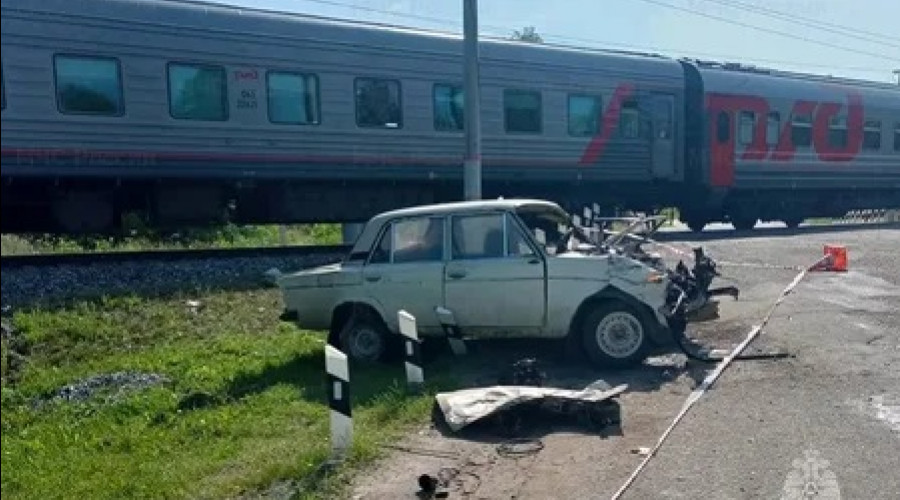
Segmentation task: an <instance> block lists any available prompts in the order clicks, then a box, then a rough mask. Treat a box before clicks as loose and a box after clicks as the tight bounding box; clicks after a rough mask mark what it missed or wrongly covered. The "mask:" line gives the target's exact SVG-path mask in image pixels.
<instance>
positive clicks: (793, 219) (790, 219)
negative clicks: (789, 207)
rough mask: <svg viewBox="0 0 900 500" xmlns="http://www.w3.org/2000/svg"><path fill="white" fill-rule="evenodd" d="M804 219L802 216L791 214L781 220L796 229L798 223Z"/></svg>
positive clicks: (798, 225)
mask: <svg viewBox="0 0 900 500" xmlns="http://www.w3.org/2000/svg"><path fill="white" fill-rule="evenodd" d="M804 220H806V219H804V218H803V217H800V216H797V215H791V216H788V217H785V218H784V219H782V220H781V222H784V224H785V225H786V226H787V227H789V228H791V229H796V228H798V227H800V224H802V223H803V221H804Z"/></svg>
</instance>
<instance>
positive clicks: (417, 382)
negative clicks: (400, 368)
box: [397, 311, 425, 392]
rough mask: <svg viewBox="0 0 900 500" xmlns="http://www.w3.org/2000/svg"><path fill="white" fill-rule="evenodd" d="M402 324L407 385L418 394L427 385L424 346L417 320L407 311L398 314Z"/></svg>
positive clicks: (401, 332)
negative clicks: (423, 361)
mask: <svg viewBox="0 0 900 500" xmlns="http://www.w3.org/2000/svg"><path fill="white" fill-rule="evenodd" d="M397 320H398V322H399V323H400V334H401V335H403V336H404V337H406V338H405V339H404V343H405V351H406V384H407V386H408V387H409V389H410V390H411V391H413V392H418V390H419V389H420V388H421V386H422V384H424V383H425V374H424V372H423V370H422V346H421V342H420V341H419V331H418V328H416V318H415V316H413V315H412V314H409V313H408V312H406V311H399V312H398V313H397Z"/></svg>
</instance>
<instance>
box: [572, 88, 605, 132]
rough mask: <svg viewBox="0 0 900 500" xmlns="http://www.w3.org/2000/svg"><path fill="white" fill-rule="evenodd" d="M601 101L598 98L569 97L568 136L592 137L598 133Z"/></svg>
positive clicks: (601, 111) (587, 96)
mask: <svg viewBox="0 0 900 500" xmlns="http://www.w3.org/2000/svg"><path fill="white" fill-rule="evenodd" d="M602 113H603V100H602V99H601V98H600V97H599V96H590V95H572V94H570V95H569V135H571V136H574V137H586V136H592V135H595V134H597V133H599V132H600V127H601V124H602V122H603V116H602Z"/></svg>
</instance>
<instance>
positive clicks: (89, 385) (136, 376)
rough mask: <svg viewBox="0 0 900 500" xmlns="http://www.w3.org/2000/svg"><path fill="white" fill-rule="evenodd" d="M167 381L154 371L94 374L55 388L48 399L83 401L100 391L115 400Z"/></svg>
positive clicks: (167, 380) (166, 378) (167, 379)
mask: <svg viewBox="0 0 900 500" xmlns="http://www.w3.org/2000/svg"><path fill="white" fill-rule="evenodd" d="M168 382H169V378H168V377H166V376H164V375H159V374H156V373H138V372H115V373H106V374H102V375H94V376H91V377H88V378H86V379H84V380H81V381H79V382H76V383H74V384H69V385H66V386H63V387H62V388H60V389H59V390H57V391H56V392H55V393H54V394H53V396H51V397H50V398H49V399H50V400H62V401H66V402H69V403H72V402H84V401H87V400H88V399H91V398H92V397H94V396H96V395H98V394H100V393H105V392H108V393H111V394H110V398H111V399H113V400H115V399H116V398H118V397H121V396H122V395H123V394H125V393H126V392H130V391H137V390H141V389H147V388H150V387H153V386H156V385H160V384H165V383H168Z"/></svg>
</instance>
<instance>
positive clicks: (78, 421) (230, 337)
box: [2, 290, 452, 499]
mask: <svg viewBox="0 0 900 500" xmlns="http://www.w3.org/2000/svg"><path fill="white" fill-rule="evenodd" d="M188 300H199V301H200V302H201V304H202V305H201V307H200V308H198V309H192V308H191V307H188V305H187V301H188ZM280 304H281V303H280V297H279V295H278V292H277V291H276V290H263V291H254V292H249V293H248V292H244V293H233V292H218V293H212V294H207V295H203V296H179V297H170V298H166V299H152V300H150V299H138V298H117V299H109V300H102V301H95V302H79V303H75V304H73V305H71V306H69V307H67V308H65V309H59V310H54V311H26V312H18V313H16V315H15V316H14V317H13V318H12V319H11V322H12V324H13V325H14V326H15V328H16V329H17V332H18V334H17V335H21V337H20V338H19V339H18V340H17V339H16V338H14V339H13V341H14V342H17V343H18V344H22V343H23V342H22V340H24V342H25V343H27V350H26V352H27V362H26V363H25V365H24V368H22V369H20V371H17V372H15V373H13V372H12V370H13V368H12V367H11V366H10V365H8V364H7V362H6V360H7V357H8V356H7V351H8V350H9V349H10V345H9V343H8V342H7V341H6V339H5V340H4V344H3V349H4V352H3V358H4V364H3V392H2V431H3V432H2V491H3V497H4V498H22V499H30V498H35V499H37V498H40V499H49V498H62V497H65V498H96V499H105V498H110V499H112V498H116V499H120V498H134V497H141V498H234V497H238V496H240V495H243V494H245V493H253V492H259V491H264V490H265V489H266V488H267V487H269V486H270V485H272V484H278V483H280V482H284V481H296V482H297V483H298V484H301V485H302V486H303V487H302V494H301V495H300V496H301V497H302V498H323V497H328V498H330V497H334V496H340V495H341V493H340V492H341V488H342V485H343V484H345V483H346V478H347V475H348V474H352V473H353V470H355V469H356V468H357V467H359V466H362V465H364V464H368V463H370V462H371V461H372V460H373V459H375V458H376V457H378V456H379V454H380V446H379V445H380V444H381V443H383V442H387V441H389V440H392V439H394V438H396V437H397V436H398V435H400V433H402V432H403V431H404V430H405V429H407V428H408V426H409V425H411V424H413V423H416V422H424V421H425V420H426V419H427V416H428V415H429V413H430V411H431V405H432V401H433V398H432V397H431V396H433V391H434V390H437V389H438V388H445V387H447V386H449V384H452V381H451V380H450V379H449V378H447V377H441V376H437V377H431V380H430V382H431V383H432V384H434V385H432V386H430V387H429V390H427V391H426V392H425V394H423V395H421V396H418V397H416V396H407V395H406V394H405V392H404V391H403V390H402V385H401V384H402V383H403V380H404V373H403V368H402V364H399V363H398V364H397V365H395V366H388V367H385V366H381V367H362V366H352V367H351V371H352V373H353V379H352V380H353V382H352V388H353V398H354V399H353V403H354V422H355V442H354V447H353V449H352V450H351V453H350V455H349V458H348V461H347V463H346V465H345V467H342V468H341V469H339V470H338V471H337V473H336V475H330V476H328V477H325V478H322V477H320V476H318V475H317V474H316V473H315V472H316V470H317V467H318V466H319V464H320V463H321V462H322V461H323V460H324V459H326V458H327V455H328V450H329V438H328V433H329V429H328V425H329V424H328V409H327V407H326V404H325V387H324V354H323V349H324V334H322V333H317V332H306V331H300V330H298V329H296V328H295V327H293V326H292V325H288V324H285V323H281V322H279V321H278V319H277V316H278V314H279V312H280V310H281V309H280ZM17 349H20V350H21V349H22V348H21V346H20V347H18V348H17ZM123 370H128V371H138V372H152V373H157V374H161V375H164V376H165V377H167V378H168V380H169V381H168V382H166V383H164V384H161V385H157V386H154V387H151V388H145V389H142V390H139V391H133V392H122V393H119V394H117V395H116V394H113V395H112V396H109V395H107V396H105V397H104V396H102V395H101V396H97V397H95V398H93V399H90V400H87V401H84V402H78V403H76V402H63V401H58V400H56V401H53V400H49V398H48V396H49V395H51V394H53V391H55V390H57V389H58V388H59V387H61V386H63V385H65V384H71V383H73V382H76V381H78V380H81V379H83V378H84V377H87V376H91V375H96V374H103V373H110V372H116V371H123ZM445 372H446V371H445ZM435 373H441V372H439V371H438V369H431V370H430V371H429V375H434V374H435ZM37 401H48V402H46V403H44V404H41V405H38V404H35V402H37ZM189 403H190V404H189Z"/></svg>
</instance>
